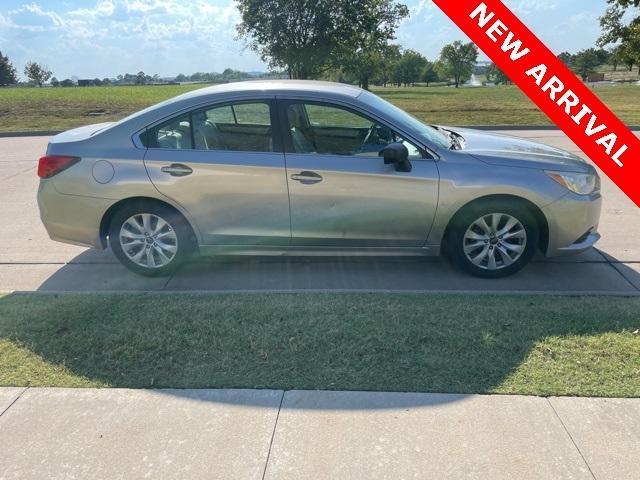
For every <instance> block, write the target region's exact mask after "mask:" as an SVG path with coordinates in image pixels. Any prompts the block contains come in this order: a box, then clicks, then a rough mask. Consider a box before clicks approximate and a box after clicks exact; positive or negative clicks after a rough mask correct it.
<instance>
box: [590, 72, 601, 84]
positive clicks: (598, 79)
mask: <svg viewBox="0 0 640 480" xmlns="http://www.w3.org/2000/svg"><path fill="white" fill-rule="evenodd" d="M587 82H604V73H590V74H589V75H588V76H587Z"/></svg>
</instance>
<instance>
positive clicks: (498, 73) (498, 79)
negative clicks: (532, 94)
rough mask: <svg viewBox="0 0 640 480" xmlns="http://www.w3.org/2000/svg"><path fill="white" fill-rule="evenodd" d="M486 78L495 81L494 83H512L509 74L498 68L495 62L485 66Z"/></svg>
mask: <svg viewBox="0 0 640 480" xmlns="http://www.w3.org/2000/svg"><path fill="white" fill-rule="evenodd" d="M487 80H489V81H490V82H493V83H495V84H496V85H509V84H510V83H512V82H511V79H510V78H509V76H508V75H507V74H506V73H504V72H503V71H502V70H500V68H499V67H498V66H497V65H496V64H495V63H492V64H491V65H489V67H488V68H487Z"/></svg>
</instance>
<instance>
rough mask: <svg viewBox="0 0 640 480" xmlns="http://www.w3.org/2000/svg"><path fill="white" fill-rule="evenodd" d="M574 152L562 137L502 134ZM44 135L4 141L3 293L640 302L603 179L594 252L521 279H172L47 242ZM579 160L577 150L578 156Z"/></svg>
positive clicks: (281, 263) (276, 264)
mask: <svg viewBox="0 0 640 480" xmlns="http://www.w3.org/2000/svg"><path fill="white" fill-rule="evenodd" d="M500 133H508V134H513V135H518V136H522V137H527V138H533V139H535V140H537V141H540V142H543V143H546V144H549V145H553V146H557V147H560V148H564V149H567V150H571V151H575V152H577V148H576V147H575V145H574V144H573V143H572V142H571V141H570V140H569V139H568V138H567V137H566V136H565V135H564V134H563V133H562V132H560V131H548V130H545V131H514V132H500ZM47 141H48V138H47V137H22V138H0V167H2V168H0V205H1V208H0V224H2V225H4V227H2V228H0V245H2V249H0V291H46V292H51V291H158V290H163V291H215V292H229V291H274V290H277V291H310V290H350V291H382V290H386V291H389V290H390V291H429V292H434V291H438V292H500V293H504V292H521V293H522V292H545V293H569V294H591V293H596V294H616V295H638V294H640V242H639V241H638V239H639V238H640V209H638V207H637V206H635V205H634V204H633V203H632V202H631V201H630V200H629V199H628V198H627V197H626V196H625V195H624V194H623V193H622V192H621V191H620V190H619V189H618V188H617V187H616V186H615V185H614V184H613V183H612V182H611V181H609V180H608V179H606V178H603V196H604V208H603V213H602V220H601V223H600V232H601V233H602V240H601V241H600V242H599V243H598V250H592V251H590V252H587V253H586V254H583V255H579V256H576V257H567V258H562V259H554V260H547V259H544V258H542V257H541V256H539V257H537V258H536V259H535V260H534V263H533V264H532V265H530V266H528V267H527V268H525V269H524V270H523V271H522V272H520V273H518V274H517V275H515V276H513V277H510V278H508V279H502V280H498V281H492V280H481V279H477V278H472V277H470V276H468V275H466V274H464V273H462V272H460V271H458V270H457V269H454V268H453V267H452V266H451V265H450V264H449V263H448V262H446V261H444V260H443V259H440V258H418V259H416V258H412V259H408V258H354V257H351V258H349V257H333V258H327V257H307V258H292V257H287V258H280V257H271V258H246V257H245V258H237V257H236V258H233V257H227V258H220V259H214V260H211V259H202V260H201V261H198V262H196V263H193V264H191V265H188V266H187V267H186V268H184V269H182V270H181V271H179V272H178V273H177V274H175V275H174V276H172V277H170V278H160V279H149V278H143V277H140V276H137V275H135V274H133V273H131V272H129V271H127V270H125V269H124V268H123V267H121V266H120V265H119V264H118V263H117V261H116V259H115V258H114V257H113V255H112V254H111V252H109V251H106V252H100V251H95V250H87V249H85V248H81V247H76V246H73V245H65V244H61V243H57V242H53V241H51V240H50V239H49V238H48V236H47V234H46V232H45V230H44V227H43V226H42V224H41V222H40V218H39V214H38V209H37V205H36V190H37V185H38V178H37V176H36V172H35V168H36V159H37V158H38V157H39V156H40V155H41V154H42V152H44V151H45V149H46V144H47ZM578 153H579V152H578Z"/></svg>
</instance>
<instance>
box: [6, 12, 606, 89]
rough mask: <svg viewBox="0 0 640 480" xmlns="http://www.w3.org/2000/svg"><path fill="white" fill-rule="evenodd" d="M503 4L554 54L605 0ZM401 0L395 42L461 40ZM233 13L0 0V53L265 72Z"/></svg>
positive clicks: (58, 67)
mask: <svg viewBox="0 0 640 480" xmlns="http://www.w3.org/2000/svg"><path fill="white" fill-rule="evenodd" d="M504 2H505V3H506V4H507V6H509V7H510V8H511V9H513V10H514V11H515V13H516V14H517V15H518V16H519V17H520V18H521V19H522V20H523V21H524V22H525V23H526V24H527V25H528V26H529V28H531V29H532V30H533V31H534V33H536V34H537V35H538V36H539V37H540V38H541V39H542V40H543V41H544V42H545V43H546V44H547V45H548V46H549V47H550V48H551V49H552V50H553V51H555V52H556V53H560V52H562V51H571V52H573V51H578V50H580V49H583V48H589V47H592V46H594V44H595V41H596V39H597V37H598V35H599V33H600V28H599V23H598V17H599V16H600V15H601V14H602V13H603V12H604V11H605V9H606V1H605V0H580V1H577V0H504ZM402 3H405V4H406V5H407V6H408V7H409V9H410V11H411V15H410V17H409V18H408V19H406V20H404V21H403V22H402V24H401V25H400V27H399V28H398V30H397V40H396V42H395V43H399V44H400V45H402V46H403V47H404V48H412V49H414V50H417V51H419V52H420V53H422V54H423V55H425V56H426V57H427V58H428V59H430V60H434V59H436V58H437V57H438V55H439V52H440V50H441V48H442V46H443V45H445V44H446V43H450V42H452V41H454V40H468V39H467V38H466V37H465V36H464V34H462V32H461V31H460V30H459V29H458V28H457V27H456V26H455V25H454V24H453V23H452V22H451V21H450V20H449V19H448V18H447V17H446V16H445V15H444V14H442V13H441V12H440V10H439V9H438V8H437V7H436V6H435V5H434V4H433V3H432V1H431V0H404V1H403V2H402ZM238 21H239V15H238V11H237V8H236V4H235V1H234V0H60V1H51V0H27V1H25V0H0V51H1V52H2V53H3V54H4V55H8V56H9V58H10V60H11V61H12V62H13V64H14V66H15V67H16V68H17V70H18V73H19V74H22V71H23V69H24V65H25V63H26V62H27V61H30V60H32V61H36V62H38V63H42V64H45V65H47V66H48V67H49V68H50V69H51V70H52V71H53V74H54V76H56V77H57V78H58V79H63V78H68V77H71V76H76V77H79V78H96V77H99V78H104V77H115V76H116V75H118V74H124V73H127V72H128V73H137V72H138V71H140V70H142V71H144V72H145V73H147V74H150V75H153V74H156V73H157V74H159V75H160V76H161V77H164V76H175V75H177V74H178V73H185V74H191V73H194V72H198V71H202V72H221V71H223V70H224V69H225V68H227V67H229V68H233V69H236V70H244V71H266V70H267V66H266V65H265V64H264V63H263V62H262V61H261V60H260V57H259V56H258V55H257V54H255V53H254V52H252V51H251V50H249V49H248V48H247V47H246V44H245V43H244V41H243V40H239V39H238V38H237V35H236V31H235V25H236V24H237V23H238ZM481 59H486V57H484V56H481Z"/></svg>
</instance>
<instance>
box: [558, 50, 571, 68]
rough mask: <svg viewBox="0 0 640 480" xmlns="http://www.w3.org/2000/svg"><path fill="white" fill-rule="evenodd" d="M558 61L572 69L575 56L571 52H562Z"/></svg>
mask: <svg viewBox="0 0 640 480" xmlns="http://www.w3.org/2000/svg"><path fill="white" fill-rule="evenodd" d="M558 60H560V61H561V62H562V63H564V64H565V65H566V66H567V67H568V68H571V66H572V65H573V61H574V56H573V55H572V54H571V53H569V52H562V53H561V54H560V55H558Z"/></svg>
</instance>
